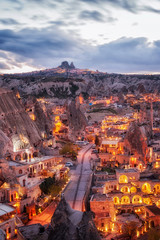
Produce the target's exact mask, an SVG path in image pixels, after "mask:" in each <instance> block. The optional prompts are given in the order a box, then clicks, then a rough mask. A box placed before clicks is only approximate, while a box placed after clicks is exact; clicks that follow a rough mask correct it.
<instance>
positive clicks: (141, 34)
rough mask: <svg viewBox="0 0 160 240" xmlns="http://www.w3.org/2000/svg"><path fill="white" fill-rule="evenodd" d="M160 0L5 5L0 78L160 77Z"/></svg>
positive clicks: (0, 14) (10, 1)
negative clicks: (69, 74) (71, 72)
mask: <svg viewBox="0 0 160 240" xmlns="http://www.w3.org/2000/svg"><path fill="white" fill-rule="evenodd" d="M159 23H160V0H152V1H151V0H0V73H15V72H27V71H33V70H38V69H46V68H53V67H57V66H59V65H60V64H61V62H62V61H69V62H74V65H75V66H76V67H77V68H85V69H93V70H99V71H104V72H108V73H112V72H114V73H160V33H159Z"/></svg>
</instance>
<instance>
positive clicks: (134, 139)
mask: <svg viewBox="0 0 160 240" xmlns="http://www.w3.org/2000/svg"><path fill="white" fill-rule="evenodd" d="M125 142H126V146H128V148H129V149H130V152H131V153H132V152H133V153H134V154H136V153H137V154H138V155H141V156H142V157H144V156H145V155H146V150H147V135H146V131H145V128H144V127H143V126H141V127H140V126H138V125H137V124H136V123H135V122H133V123H132V124H131V125H130V127H129V130H128V132H127V134H126V138H125Z"/></svg>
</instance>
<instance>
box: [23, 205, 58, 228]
mask: <svg viewBox="0 0 160 240" xmlns="http://www.w3.org/2000/svg"><path fill="white" fill-rule="evenodd" d="M55 209H56V204H55V202H52V203H51V204H50V205H49V206H48V207H47V208H46V209H45V210H44V211H43V212H42V213H40V214H38V215H36V216H34V217H33V219H32V220H31V221H29V222H28V224H27V225H31V224H35V223H40V224H42V225H45V224H49V223H50V222H51V218H52V216H53V213H54V211H55Z"/></svg>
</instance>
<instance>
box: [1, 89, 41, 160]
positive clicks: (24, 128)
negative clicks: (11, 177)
mask: <svg viewBox="0 0 160 240" xmlns="http://www.w3.org/2000/svg"><path fill="white" fill-rule="evenodd" d="M40 140H41V137H40V134H39V131H38V128H37V126H36V125H35V123H34V122H33V121H32V120H31V119H30V117H29V115H28V114H27V113H26V112H25V109H24V107H23V105H22V104H21V102H20V99H19V98H17V97H16V95H15V94H14V93H13V92H12V91H10V90H7V89H2V88H0V150H1V151H0V153H1V157H2V156H4V155H5V154H6V152H7V151H9V152H10V153H11V152H12V151H16V150H20V149H23V148H25V147H28V146H37V145H38V144H39V143H40Z"/></svg>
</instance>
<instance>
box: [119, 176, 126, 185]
mask: <svg viewBox="0 0 160 240" xmlns="http://www.w3.org/2000/svg"><path fill="white" fill-rule="evenodd" d="M119 183H128V177H127V176H126V175H121V176H120V177H119Z"/></svg>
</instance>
